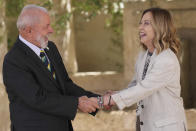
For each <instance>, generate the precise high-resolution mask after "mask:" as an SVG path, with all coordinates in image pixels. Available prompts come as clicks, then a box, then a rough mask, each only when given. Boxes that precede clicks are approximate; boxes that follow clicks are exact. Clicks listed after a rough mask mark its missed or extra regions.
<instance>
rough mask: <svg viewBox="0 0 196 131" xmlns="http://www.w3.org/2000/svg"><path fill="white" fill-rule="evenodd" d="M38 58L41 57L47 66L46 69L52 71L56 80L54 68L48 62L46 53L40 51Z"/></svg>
mask: <svg viewBox="0 0 196 131" xmlns="http://www.w3.org/2000/svg"><path fill="white" fill-rule="evenodd" d="M40 58H41V60H42V62H43V63H44V65H45V66H46V67H47V69H48V70H49V71H50V72H51V73H52V76H53V78H54V79H55V80H56V75H55V71H54V68H53V66H52V65H51V64H50V62H49V61H48V58H47V56H46V53H45V51H44V50H41V51H40Z"/></svg>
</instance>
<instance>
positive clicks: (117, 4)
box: [0, 0, 123, 48]
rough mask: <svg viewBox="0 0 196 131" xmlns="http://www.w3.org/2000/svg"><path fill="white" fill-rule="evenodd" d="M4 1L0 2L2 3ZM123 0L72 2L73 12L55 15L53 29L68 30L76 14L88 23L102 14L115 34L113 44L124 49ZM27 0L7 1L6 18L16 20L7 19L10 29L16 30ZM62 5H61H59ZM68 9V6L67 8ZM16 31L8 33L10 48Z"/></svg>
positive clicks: (49, 4)
mask: <svg viewBox="0 0 196 131" xmlns="http://www.w3.org/2000/svg"><path fill="white" fill-rule="evenodd" d="M1 1H2V0H0V2H1ZM122 1H123V0H72V1H71V2H72V3H71V4H72V8H71V11H70V12H68V11H67V10H66V9H64V10H63V12H59V13H56V14H55V22H54V23H52V26H53V28H54V29H55V30H56V32H57V33H61V32H62V31H63V32H64V30H66V25H67V22H69V21H70V18H71V16H73V14H74V13H77V14H80V15H81V16H82V17H83V18H84V19H85V20H86V21H87V22H88V21H90V20H92V19H93V18H94V17H96V16H97V15H100V14H104V15H107V16H108V17H107V19H106V21H105V28H106V29H109V30H110V31H111V32H112V33H113V38H112V39H111V40H112V43H113V45H114V46H119V47H120V48H122V47H123V46H122V17H123V2H122ZM26 3H28V1H27V0H6V17H8V18H10V19H11V18H12V19H15V20H10V19H7V23H8V25H9V26H8V28H10V29H14V28H13V26H15V23H14V22H15V21H16V19H17V16H18V15H19V13H20V11H21V9H22V8H23V7H24V5H25V4H26ZM59 4H60V3H59ZM39 5H40V6H43V7H45V8H47V9H48V10H49V11H50V10H53V8H54V7H55V6H56V5H54V3H53V1H52V0H40V3H39ZM65 7H66V6H65ZM15 29H16V27H15ZM13 33H15V31H10V32H8V45H9V48H10V47H11V46H12V43H14V40H15V39H16V37H17V36H15V37H13V36H14V34H13Z"/></svg>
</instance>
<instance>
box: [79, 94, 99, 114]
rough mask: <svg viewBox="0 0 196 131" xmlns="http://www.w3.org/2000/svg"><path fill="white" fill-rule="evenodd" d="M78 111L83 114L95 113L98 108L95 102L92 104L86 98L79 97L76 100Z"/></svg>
mask: <svg viewBox="0 0 196 131" xmlns="http://www.w3.org/2000/svg"><path fill="white" fill-rule="evenodd" d="M78 101H79V102H78V109H79V110H80V111H82V112H85V113H92V112H95V111H96V109H98V108H99V105H98V104H97V102H93V101H92V100H90V99H89V98H88V97H87V96H81V97H79V100H78Z"/></svg>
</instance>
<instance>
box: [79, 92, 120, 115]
mask: <svg viewBox="0 0 196 131" xmlns="http://www.w3.org/2000/svg"><path fill="white" fill-rule="evenodd" d="M112 94H114V92H112V91H108V92H106V93H105V94H104V95H103V96H98V97H90V98H88V97H87V96H81V97H79V102H78V109H79V110H80V111H82V112H85V113H92V112H95V111H96V109H106V110H109V109H110V108H111V107H112V106H114V105H116V103H115V102H114V101H113V99H112V97H111V95H112Z"/></svg>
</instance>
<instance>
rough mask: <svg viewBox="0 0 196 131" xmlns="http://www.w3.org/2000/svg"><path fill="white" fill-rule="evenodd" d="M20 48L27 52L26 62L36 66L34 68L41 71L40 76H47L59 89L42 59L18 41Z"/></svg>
mask: <svg viewBox="0 0 196 131" xmlns="http://www.w3.org/2000/svg"><path fill="white" fill-rule="evenodd" d="M16 44H18V46H19V47H20V48H21V49H22V50H23V51H24V52H25V54H26V55H27V56H26V57H25V60H26V61H28V62H29V63H31V64H32V65H34V67H37V69H39V70H40V74H41V73H43V74H45V75H46V76H47V77H48V78H49V79H50V80H51V81H52V82H53V84H55V86H56V87H57V88H58V85H57V83H56V81H55V79H54V78H53V77H52V75H51V73H50V72H49V71H48V69H47V68H46V67H45V66H44V64H43V62H42V61H41V59H40V58H39V57H38V56H37V55H36V54H35V52H33V50H31V49H30V48H29V47H28V46H26V45H25V44H24V43H23V42H22V41H20V40H19V39H18V42H17V43H16Z"/></svg>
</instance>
